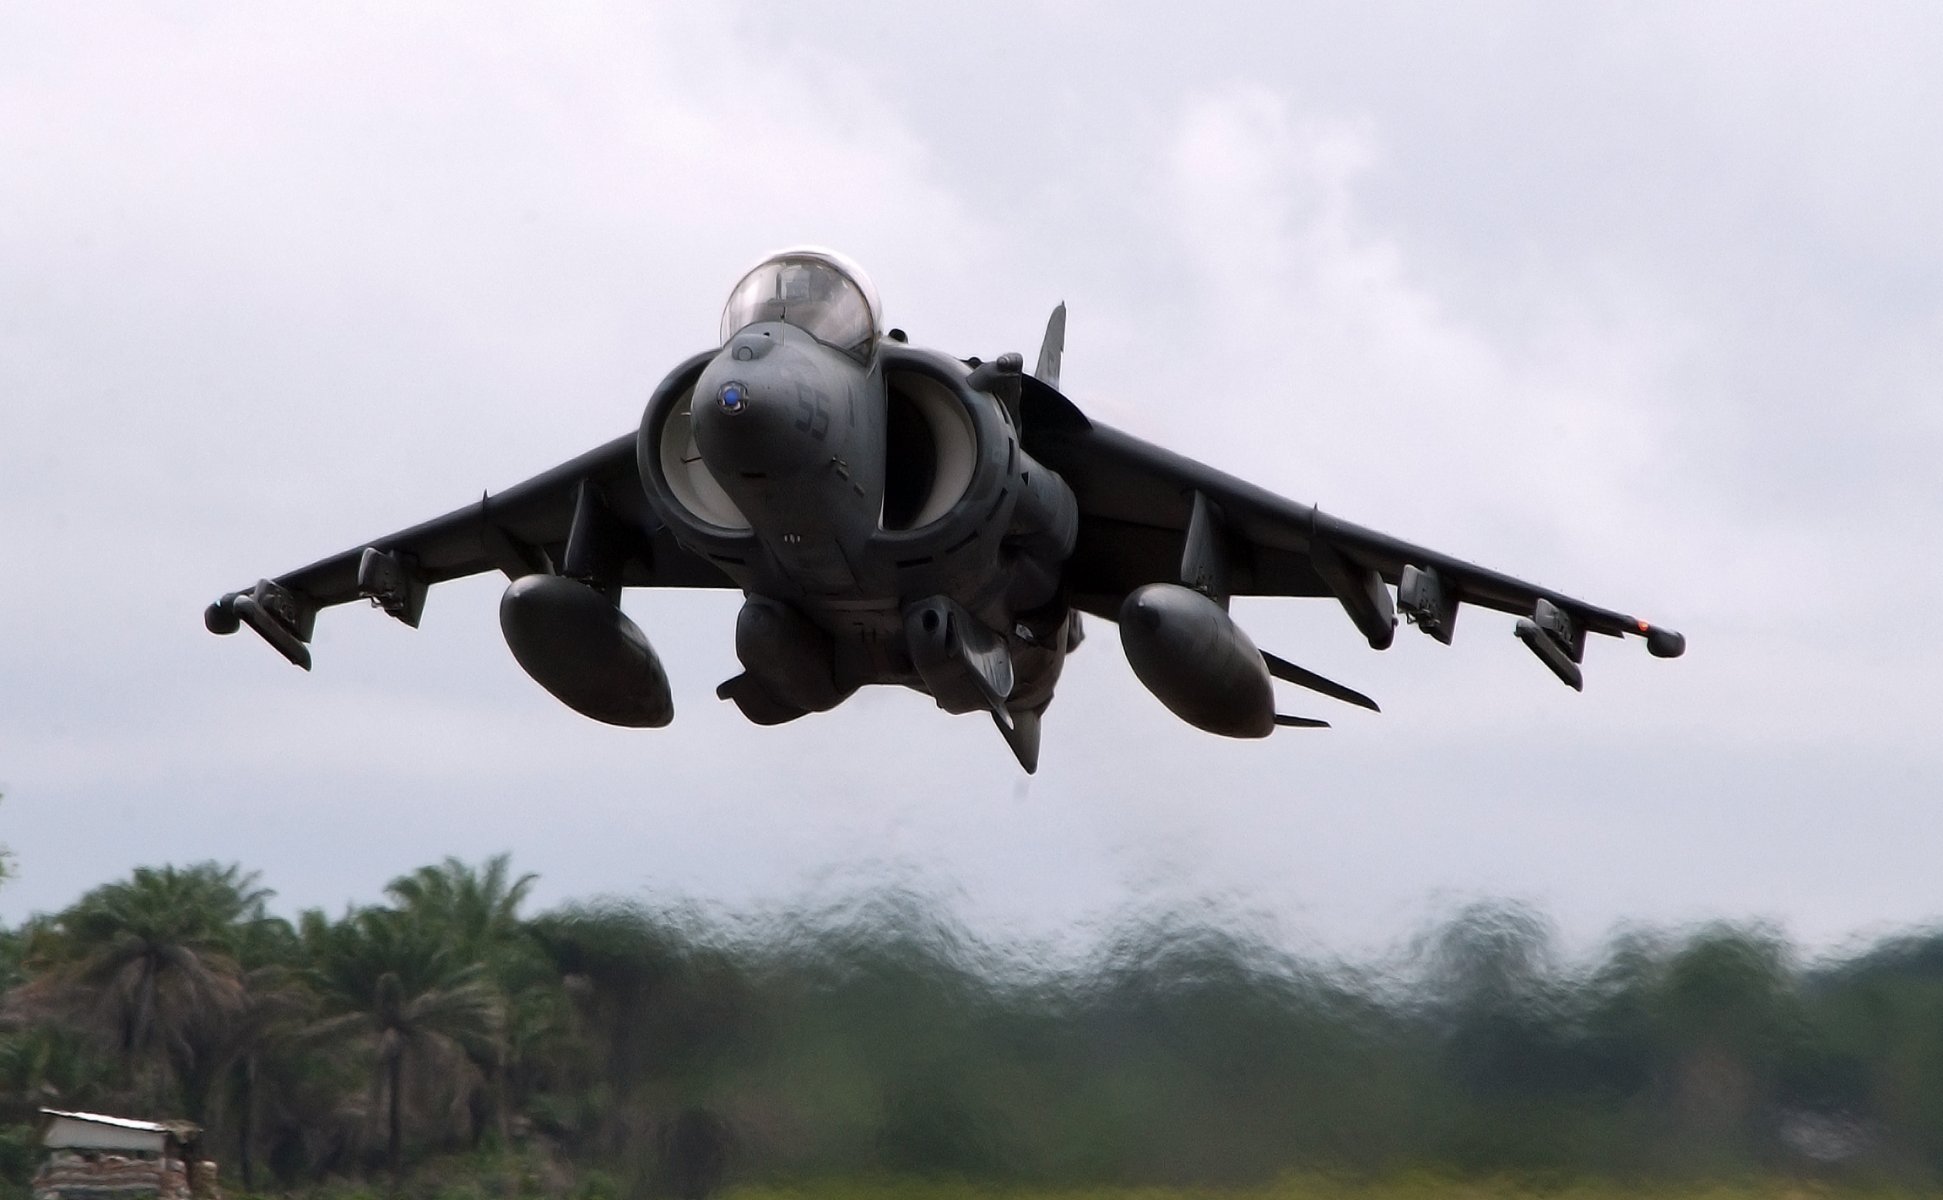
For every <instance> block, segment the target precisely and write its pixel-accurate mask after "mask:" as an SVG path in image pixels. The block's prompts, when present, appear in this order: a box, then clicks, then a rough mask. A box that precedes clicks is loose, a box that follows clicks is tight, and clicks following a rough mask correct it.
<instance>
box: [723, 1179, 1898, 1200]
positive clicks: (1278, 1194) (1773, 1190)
mask: <svg viewBox="0 0 1943 1200" xmlns="http://www.w3.org/2000/svg"><path fill="white" fill-rule="evenodd" d="M1925 1194H1929V1193H1922V1192H1915V1191H1904V1190H1901V1189H1890V1190H1881V1189H1861V1188H1854V1187H1832V1186H1824V1185H1821V1184H1816V1183H1812V1182H1805V1181H1802V1180H1794V1179H1767V1180H1753V1181H1748V1182H1745V1183H1733V1184H1663V1185H1662V1184H1652V1185H1642V1184H1622V1183H1614V1182H1609V1181H1596V1180H1579V1181H1572V1182H1553V1181H1548V1182H1545V1183H1531V1182H1524V1181H1519V1180H1515V1179H1509V1178H1501V1179H1484V1180H1478V1179H1465V1180H1458V1179H1451V1178H1448V1177H1442V1176H1435V1175H1427V1174H1426V1175H1411V1176H1405V1177H1401V1178H1397V1179H1391V1180H1386V1181H1345V1180H1339V1179H1332V1178H1329V1177H1325V1176H1292V1177H1289V1178H1286V1179H1283V1180H1281V1181H1279V1182H1277V1183H1274V1184H1271V1185H1268V1186H1266V1187H1251V1188H1236V1189H1216V1188H1164V1187H1126V1188H1105V1187H1090V1188H1089V1187H1075V1188H1043V1187H1040V1188H1034V1187H994V1186H984V1185H979V1184H974V1183H964V1182H935V1181H927V1180H912V1179H875V1180H826V1181H821V1182H817V1183H812V1184H804V1185H747V1186H742V1187H734V1188H730V1189H729V1190H728V1191H727V1192H725V1193H724V1197H723V1200H1502V1198H1505V1197H1532V1198H1534V1200H1535V1198H1539V1197H1543V1198H1545V1200H1850V1198H1853V1200H1865V1198H1868V1200H1893V1198H1897V1197H1905V1196H1909V1197H1913V1196H1917V1195H1925Z"/></svg>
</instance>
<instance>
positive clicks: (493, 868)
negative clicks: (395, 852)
mask: <svg viewBox="0 0 1943 1200" xmlns="http://www.w3.org/2000/svg"><path fill="white" fill-rule="evenodd" d="M538 880H539V876H537V875H533V874H530V873H529V874H524V875H519V876H517V877H515V876H514V875H513V872H512V856H511V855H508V854H498V855H495V856H493V857H492V858H489V859H487V860H486V861H485V862H484V863H483V864H482V865H480V866H478V867H472V866H469V865H467V864H466V863H464V862H461V861H460V860H459V859H457V858H447V859H446V860H445V861H444V862H443V863H440V864H439V865H437V866H425V867H420V868H419V869H418V870H416V871H413V872H412V873H411V874H409V875H402V876H400V877H398V878H397V879H394V880H392V881H391V883H390V884H389V885H388V886H387V887H386V888H385V891H386V893H387V894H388V895H389V896H390V897H391V899H392V901H393V904H394V905H395V906H396V907H397V908H398V909H399V910H400V911H401V912H403V913H404V914H405V915H406V916H407V918H408V919H409V920H412V921H414V922H416V923H418V924H419V925H421V926H423V927H425V928H426V929H427V930H428V931H429V932H431V933H435V934H436V935H437V936H439V937H440V938H442V939H444V941H445V942H446V944H447V945H448V946H449V947H450V949H451V951H452V953H453V955H454V957H455V961H462V962H476V963H479V964H480V965H481V966H482V967H483V968H484V969H485V973H486V977H487V978H488V979H489V980H490V982H491V983H492V984H493V986H495V987H496V988H498V990H499V994H500V998H501V1002H502V1007H503V1009H504V1012H505V1030H506V1037H505V1041H504V1045H503V1047H502V1048H503V1050H504V1052H505V1053H504V1055H503V1056H501V1057H499V1058H496V1059H494V1060H491V1061H488V1062H482V1063H480V1064H479V1065H480V1066H481V1068H482V1069H483V1071H484V1073H485V1076H486V1086H485V1087H484V1088H481V1089H480V1090H479V1091H478V1092H477V1093H476V1095H475V1097H474V1099H475V1100H476V1101H477V1103H475V1104H474V1106H473V1109H472V1113H471V1119H472V1129H471V1136H472V1141H473V1142H474V1143H475V1144H477V1143H478V1142H479V1141H480V1140H481V1139H482V1138H483V1137H484V1135H485V1131H486V1129H487V1128H488V1127H490V1126H497V1128H498V1132H499V1136H500V1140H501V1141H504V1140H505V1139H506V1137H507V1136H508V1116H509V1113H510V1112H511V1111H512V1110H513V1109H514V1107H515V1106H516V1105H517V1104H518V1103H519V1102H521V1101H523V1100H525V1099H526V1098H527V1093H528V1092H530V1090H531V1088H532V1086H533V1085H534V1084H535V1082H536V1075H538V1074H539V1073H540V1072H539V1070H538V1069H537V1064H535V1063H534V1062H532V1061H531V1059H532V1058H533V1055H534V1053H535V1052H536V1051H537V1052H539V1053H542V1054H543V1053H544V1051H545V1048H547V1047H548V1046H550V1045H552V1044H553V1043H555V1042H557V1040H558V1039H559V1036H560V1033H561V1031H562V1029H563V1027H564V1026H565V1024H566V1018H565V1007H566V1000H565V997H564V995H563V994H562V993H561V991H560V988H559V976H558V974H557V973H556V972H555V971H554V970H553V968H552V964H551V963H550V962H548V961H547V959H546V956H545V955H544V954H543V953H542V952H541V950H540V947H539V944H538V943H537V942H536V941H535V939H534V938H533V936H532V934H531V933H530V931H529V930H528V928H527V925H526V923H525V922H524V921H523V920H521V919H520V915H519V909H520V906H521V905H522V904H523V903H525V901H526V897H527V893H529V892H530V891H531V890H532V888H533V885H534V883H536V882H537V881H538ZM509 1093H510V1094H509Z"/></svg>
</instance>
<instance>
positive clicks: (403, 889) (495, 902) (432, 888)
mask: <svg viewBox="0 0 1943 1200" xmlns="http://www.w3.org/2000/svg"><path fill="white" fill-rule="evenodd" d="M511 857H512V856H511V855H507V854H498V855H494V856H493V857H492V858H489V859H487V860H486V862H485V865H484V866H483V867H480V868H477V869H475V868H473V867H469V866H467V865H466V864H465V863H463V862H460V861H459V860H458V859H456V858H448V859H446V860H445V861H444V862H443V863H441V864H439V865H438V866H435V867H420V868H419V869H418V870H416V871H413V872H412V873H411V874H409V875H401V876H399V877H398V878H397V879H394V880H392V881H391V883H390V884H389V885H388V886H387V887H386V888H385V893H386V894H387V895H389V896H390V897H391V898H392V900H393V901H395V902H396V904H397V906H398V907H399V908H400V909H402V910H403V911H405V912H407V913H409V914H411V916H412V917H413V919H415V920H417V921H419V922H422V923H424V924H426V925H429V926H432V927H435V928H436V929H438V931H439V932H440V933H441V934H442V935H443V936H444V937H445V938H447V939H448V940H449V941H450V942H451V944H452V947H453V949H454V951H455V952H457V953H458V954H459V955H461V956H462V957H464V958H467V959H470V960H474V961H481V962H485V963H487V965H488V967H489V968H493V969H494V970H495V973H497V968H499V967H501V966H503V965H506V964H504V963H502V962H501V961H499V960H501V959H503V958H505V957H507V956H508V955H518V954H519V953H521V952H522V951H523V950H524V949H525V948H526V947H527V946H529V945H530V943H529V941H528V939H527V936H526V930H525V926H524V925H523V924H522V923H521V921H520V917H519V907H520V905H521V904H523V903H525V902H526V895H527V893H528V892H530V891H531V890H532V889H533V885H534V884H535V883H537V882H538V881H539V878H540V877H539V876H538V875H533V874H530V873H529V874H526V875H521V876H520V877H519V878H517V879H514V878H513V877H512V864H511Z"/></svg>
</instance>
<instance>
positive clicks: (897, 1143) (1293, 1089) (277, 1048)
mask: <svg viewBox="0 0 1943 1200" xmlns="http://www.w3.org/2000/svg"><path fill="white" fill-rule="evenodd" d="M533 882H534V881H533V877H532V876H527V875H517V874H515V873H514V872H513V870H512V868H511V865H510V861H509V860H508V859H507V858H506V857H505V856H501V857H499V858H495V859H492V860H489V861H488V862H486V863H483V864H479V865H477V866H473V865H468V864H466V863H462V862H458V861H456V860H450V859H448V860H446V861H445V862H443V863H440V864H437V865H434V866H428V867H424V868H421V869H419V870H418V871H415V872H412V873H411V874H408V875H405V876H402V877H401V878H399V879H398V880H395V881H394V882H393V883H392V884H391V885H390V886H389V887H388V888H387V889H386V892H385V896H384V899H383V902H381V903H377V904H373V905H368V906H361V907H353V908H351V909H349V910H348V911H346V912H344V913H343V914H341V915H339V916H335V917H333V916H330V915H328V914H326V913H323V912H319V911H309V912H305V913H302V914H300V915H299V918H298V920H296V921H295V922H294V923H293V922H289V921H285V920H282V919H280V918H278V917H275V916H272V915H270V914H269V912H268V910H267V907H266V905H267V900H268V898H269V893H268V892H266V891H265V890H264V889H263V888H261V887H260V886H259V884H258V881H257V879H256V877H255V876H254V875H253V874H251V873H249V872H246V871H244V870H242V869H241V868H240V867H237V866H223V865H220V864H215V863H203V864H198V865H194V866H189V867H160V868H144V869H142V870H138V871H136V872H134V874H133V875H132V876H131V877H130V878H128V879H126V880H121V881H116V882H111V883H108V884H104V885H102V886H100V887H97V888H95V889H93V890H91V891H89V892H88V893H87V894H86V895H84V896H83V897H82V898H81V899H80V900H79V901H77V902H76V903H75V904H74V905H73V906H72V907H70V908H69V909H67V910H64V911H62V912H59V913H54V914H48V915H45V916H38V917H34V918H31V919H30V920H28V921H27V922H25V923H23V924H22V925H21V926H20V927H18V928H15V929H9V930H0V987H4V989H5V991H4V1001H0V1130H3V1131H4V1132H0V1180H4V1181H5V1182H6V1184H7V1186H9V1187H10V1188H11V1189H12V1190H13V1194H20V1193H21V1192H22V1190H23V1185H24V1183H25V1180H26V1178H27V1175H28V1174H29V1173H30V1172H31V1170H32V1168H33V1165H34V1162H35V1161H36V1159H37V1157H38V1156H37V1154H36V1152H35V1149H34V1147H33V1145H32V1139H31V1133H30V1130H31V1123H32V1120H33V1116H34V1113H35V1111H36V1110H37V1109H38V1108H40V1107H42V1106H44V1105H52V1106H63V1107H76V1108H86V1109H91V1110H101V1111H110V1112H125V1113H130V1114H135V1115H144V1116H186V1117H189V1118H191V1119H194V1120H198V1121H200V1122H201V1123H202V1124H203V1125H204V1126H205V1127H206V1128H207V1130H208V1131H209V1138H208V1145H209V1147H210V1150H211V1152H212V1153H213V1154H214V1155H215V1156H216V1157H218V1158H219V1159H220V1160H221V1161H222V1162H223V1165H224V1169H225V1171H226V1172H227V1173H228V1174H229V1176H230V1178H231V1181H232V1185H231V1186H232V1187H233V1188H234V1189H236V1190H237V1191H240V1192H243V1193H245V1194H256V1193H264V1192H273V1193H276V1194H280V1195H292V1194H295V1195H303V1196H314V1197H319V1198H320V1200H323V1198H328V1200H362V1198H363V1197H366V1196H371V1197H375V1196H378V1195H386V1196H399V1195H403V1196H408V1197H414V1198H419V1200H466V1198H469V1197H473V1196H477V1197H480V1198H482V1200H483V1198H485V1197H510V1196H528V1195H532V1196H542V1195H543V1196H549V1197H558V1198H561V1200H622V1198H624V1197H636V1196H644V1197H645V1196H674V1197H700V1196H706V1195H711V1194H718V1193H721V1192H723V1191H724V1189H727V1190H728V1191H729V1192H732V1193H733V1194H736V1195H741V1196H745V1197H751V1198H755V1197H783V1196H801V1197H805V1198H809V1197H819V1196H823V1195H837V1194H841V1195H846V1196H863V1197H870V1196H874V1195H880V1194H881V1195H884V1196H892V1195H897V1196H936V1197H940V1198H944V1197H957V1196H966V1197H970V1196H974V1195H977V1196H1019V1197H1025V1196H1045V1197H1052V1196H1062V1197H1071V1198H1073V1200H1079V1198H1080V1197H1088V1196H1106V1195H1116V1196H1129V1197H1131V1196H1153V1197H1161V1196H1178V1197H1185V1196H1189V1195H1198V1194H1213V1193H1212V1192H1208V1191H1206V1189H1217V1190H1220V1191H1221V1194H1223V1195H1229V1196H1260V1197H1263V1198H1264V1200H1266V1198H1268V1197H1284V1196H1286V1197H1309V1196H1324V1195H1329V1196H1348V1197H1358V1196H1368V1197H1371V1198H1372V1200H1374V1198H1375V1197H1378V1196H1383V1197H1401V1196H1414V1195H1417V1194H1430V1193H1433V1192H1434V1193H1436V1194H1437V1195H1441V1196H1450V1195H1458V1196H1463V1195H1487V1194H1488V1195H1505V1194H1524V1193H1530V1194H1545V1195H1561V1196H1584V1197H1588V1198H1591V1197H1603V1196H1607V1195H1615V1196H1616V1195H1620V1194H1625V1195H1630V1196H1640V1195H1666V1196H1695V1195H1702V1194H1707V1195H1717V1196H1721V1197H1730V1196H1740V1195H1751V1194H1753V1193H1754V1192H1755V1191H1759V1192H1760V1193H1761V1194H1763V1195H1774V1194H1776V1189H1777V1187H1785V1188H1787V1189H1791V1190H1792V1191H1794V1192H1795V1193H1797V1194H1800V1195H1813V1194H1823V1193H1825V1192H1827V1191H1828V1190H1829V1189H1831V1188H1832V1189H1836V1190H1840V1191H1842V1192H1843V1194H1860V1192H1863V1191H1873V1192H1874V1193H1877V1194H1884V1195H1888V1194H1896V1193H1897V1191H1898V1189H1915V1190H1922V1189H1928V1188H1933V1187H1934V1186H1935V1185H1937V1184H1938V1183H1939V1182H1943V934H1923V935H1917V936H1910V937H1904V938H1899V939H1896V940H1893V941H1888V942H1884V943H1881V944H1879V945H1876V946H1874V947H1871V948H1869V949H1867V950H1866V951H1864V952H1861V953H1857V954H1852V955H1849V956H1847V957H1844V958H1841V959H1839V960H1835V961H1829V962H1821V963H1805V962H1803V961H1801V959H1800V958H1799V956H1798V955H1797V954H1796V953H1795V952H1794V950H1793V949H1792V948H1791V947H1790V946H1789V945H1788V944H1787V943H1786V941H1785V940H1783V939H1782V938H1781V937H1780V936H1779V935H1778V934H1777V933H1776V932H1775V931H1774V930H1772V929H1768V928H1765V927H1763V926H1759V925H1711V926H1705V927H1700V928H1695V929H1687V930H1678V931H1652V930H1632V931H1627V932H1624V933H1622V934H1621V935H1619V936H1617V937H1615V938H1614V939H1613V940H1612V941H1611V942H1610V943H1609V944H1607V945H1606V946H1605V947H1603V948H1602V949H1601V950H1600V951H1599V952H1598V953H1597V954H1596V955H1593V956H1591V957H1589V958H1587V959H1584V960H1578V961H1574V960H1569V959H1568V958H1567V957H1566V956H1563V955H1561V954H1560V953H1559V951H1558V949H1557V947H1556V945H1555V943H1554V938H1553V934H1552V931H1551V928H1550V926H1549V925H1548V923H1547V922H1546V921H1545V920H1544V918H1543V917H1542V916H1541V915H1540V914H1538V913H1535V912H1533V911H1531V910H1529V909H1526V908H1522V907H1519V906H1516V905H1507V904H1479V905H1474V906H1471V907H1468V908H1465V909H1463V910H1461V911H1459V912H1456V913H1454V914H1452V915H1451V916H1450V918H1449V919H1447V920H1446V921H1444V922H1443V923H1441V924H1440V925H1439V926H1438V927H1436V928H1435V929H1432V930H1430V931H1429V932H1427V933H1426V934H1425V935H1424V936H1423V937H1421V938H1420V939H1418V940H1417V941H1416V942H1415V943H1414V944H1413V946H1412V947H1411V949H1410V950H1409V952H1408V953H1405V954H1401V955H1399V956H1398V957H1397V958H1395V959H1394V960H1391V961H1386V962H1381V963H1374V964H1366V965H1361V966H1358V965H1354V964H1345V963H1339V962H1322V961H1314V960H1310V959H1305V958H1302V957H1300V956H1297V955H1293V954H1291V953H1289V952H1287V951H1286V950H1284V949H1282V948H1281V947H1280V946H1279V945H1278V944H1277V943H1276V941H1275V940H1274V939H1273V938H1272V937H1271V936H1268V935H1266V934H1262V933H1259V932H1257V931H1255V930H1254V929H1253V928H1252V927H1251V926H1250V924H1249V923H1248V922H1247V921H1246V920H1244V919H1242V918H1241V917H1239V916H1237V915H1236V914H1232V913H1226V912H1223V911H1220V910H1218V909H1205V910H1190V911H1183V912H1169V913H1146V914H1136V915H1131V916H1128V917H1127V918H1126V919H1125V920H1123V921H1122V922H1121V923H1120V924H1119V926H1118V927H1117V928H1114V929H1111V930H1109V931H1108V932H1107V933H1106V934H1104V935H1103V936H1102V937H1100V938H1099V939H1098V940H1097V942H1096V946H1095V949H1094V950H1093V951H1092V952H1091V953H1090V954H1089V956H1087V957H1085V958H1084V959H1081V960H1060V961H1044V960H1041V959H1038V958H1035V957H1033V956H1032V955H1031V954H1030V953H1029V952H1027V951H1025V950H1022V949H1019V948H1015V947H1008V946H998V945H992V944H988V943H985V942H982V941H980V940H979V939H977V938H976V937H974V936H973V935H972V934H971V933H970V932H969V931H968V930H966V929H965V928H964V927H962V926H961V925H960V924H958V923H957V922H956V921H955V920H953V919H952V918H951V917H950V916H949V915H948V912H947V911H946V910H945V909H944V908H943V907H942V906H941V905H939V904H937V903H934V902H932V901H931V900H930V899H928V898H927V897H925V896H922V895H917V894H913V893H910V892H904V891H886V892H880V893H875V894H870V895H864V896H858V897H853V898H851V899H850V900H849V901H847V902H845V903H842V904H838V905H835V906H833V907H829V908H826V909H822V910H818V911H806V912H795V911H792V912H781V913H773V914H769V915H767V916H764V917H743V918H731V917H728V916H723V915H719V914H716V915H711V914H708V913H703V912H699V911H695V910H688V909H681V908H666V909H651V908H647V907H643V906H639V905H629V904H620V903H611V902H594V903H583V904H572V905H568V906H565V907H562V908H559V909H556V910H553V911H550V912H546V913H541V914H538V915H533V916H528V915H526V914H524V913H523V912H522V909H523V908H524V906H525V903H526V899H527V896H528V893H529V891H530V890H531V887H532V885H533ZM1777 1180H1779V1181H1784V1182H1783V1183H1782V1184H1777V1183H1776V1182H1775V1181H1777ZM833 1181H840V1182H833ZM1598 1181H1608V1182H1598ZM1143 1189H1146V1190H1143ZM1196 1189H1202V1191H1196ZM1710 1189H1711V1190H1710Z"/></svg>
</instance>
